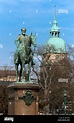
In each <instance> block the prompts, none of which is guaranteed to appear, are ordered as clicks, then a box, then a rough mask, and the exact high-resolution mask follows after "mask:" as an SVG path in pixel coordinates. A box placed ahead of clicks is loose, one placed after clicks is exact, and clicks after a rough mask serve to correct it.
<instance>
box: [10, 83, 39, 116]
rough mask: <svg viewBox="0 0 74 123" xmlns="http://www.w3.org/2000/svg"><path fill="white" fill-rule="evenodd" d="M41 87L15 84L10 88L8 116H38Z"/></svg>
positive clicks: (30, 84) (31, 84)
mask: <svg viewBox="0 0 74 123" xmlns="http://www.w3.org/2000/svg"><path fill="white" fill-rule="evenodd" d="M38 92H39V85H38V84H33V83H25V82H24V83H22V82H18V83H17V82H15V83H14V84H12V85H10V86H8V115H37V114H38V100H39V99H38V98H39V97H38Z"/></svg>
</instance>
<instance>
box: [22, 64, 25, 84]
mask: <svg viewBox="0 0 74 123" xmlns="http://www.w3.org/2000/svg"><path fill="white" fill-rule="evenodd" d="M24 69H25V67H24V63H22V82H25V79H24Z"/></svg>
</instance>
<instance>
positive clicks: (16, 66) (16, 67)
mask: <svg viewBox="0 0 74 123" xmlns="http://www.w3.org/2000/svg"><path fill="white" fill-rule="evenodd" d="M15 69H16V82H18V65H17V64H15Z"/></svg>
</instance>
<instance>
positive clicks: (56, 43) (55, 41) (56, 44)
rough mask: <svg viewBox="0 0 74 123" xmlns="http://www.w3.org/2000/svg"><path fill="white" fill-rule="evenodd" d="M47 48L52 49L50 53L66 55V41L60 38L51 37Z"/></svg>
mask: <svg viewBox="0 0 74 123" xmlns="http://www.w3.org/2000/svg"><path fill="white" fill-rule="evenodd" d="M45 46H49V47H51V50H50V52H52V53H53V52H55V53H66V45H65V41H64V40H63V39H62V38H59V37H51V38H49V39H48V40H47V42H46V43H45Z"/></svg>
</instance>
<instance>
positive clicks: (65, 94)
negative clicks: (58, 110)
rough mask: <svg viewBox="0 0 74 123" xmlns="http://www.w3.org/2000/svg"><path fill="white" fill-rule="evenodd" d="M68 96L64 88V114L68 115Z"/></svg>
mask: <svg viewBox="0 0 74 123" xmlns="http://www.w3.org/2000/svg"><path fill="white" fill-rule="evenodd" d="M66 96H67V92H66V90H64V114H65V115H66Z"/></svg>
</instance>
